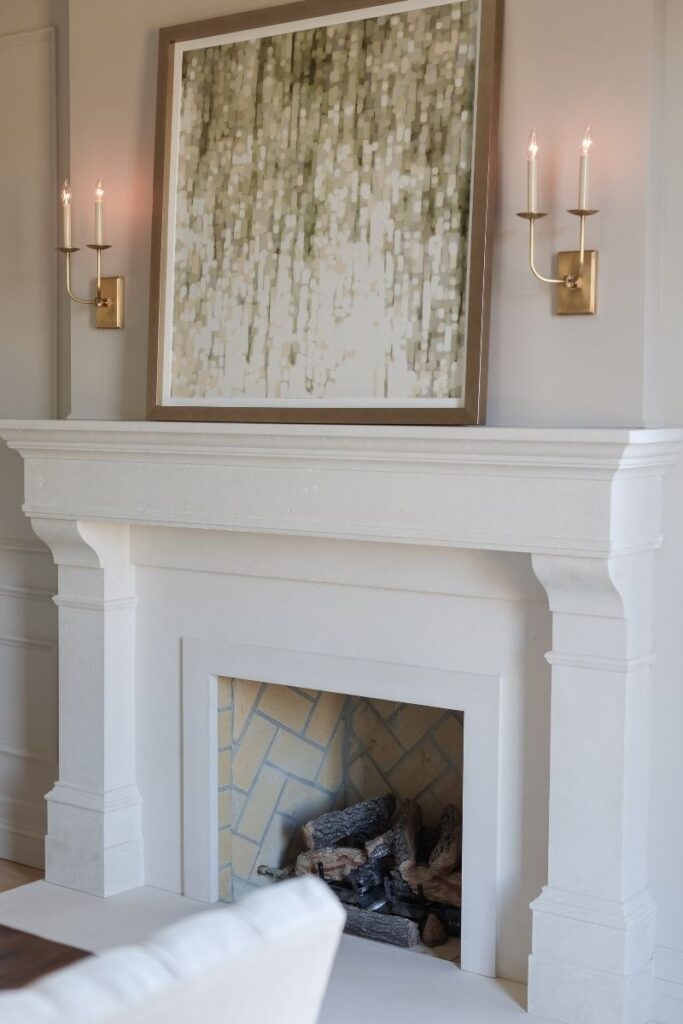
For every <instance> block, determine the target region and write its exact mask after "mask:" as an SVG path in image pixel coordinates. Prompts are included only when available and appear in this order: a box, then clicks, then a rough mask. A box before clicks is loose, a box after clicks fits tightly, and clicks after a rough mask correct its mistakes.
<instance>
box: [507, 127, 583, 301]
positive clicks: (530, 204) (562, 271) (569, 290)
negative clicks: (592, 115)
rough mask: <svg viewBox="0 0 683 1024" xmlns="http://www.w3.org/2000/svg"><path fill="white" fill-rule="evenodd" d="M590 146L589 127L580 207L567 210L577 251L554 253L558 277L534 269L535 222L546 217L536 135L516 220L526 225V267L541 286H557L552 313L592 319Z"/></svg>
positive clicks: (530, 139) (580, 181)
mask: <svg viewBox="0 0 683 1024" xmlns="http://www.w3.org/2000/svg"><path fill="white" fill-rule="evenodd" d="M592 145H593V140H592V139H591V134H590V128H586V132H585V134H584V137H583V141H582V143H581V163H580V165H579V204H578V206H577V207H576V208H575V209H573V210H568V211H567V212H568V213H571V214H572V215H573V216H574V217H578V218H579V248H578V249H577V250H572V251H568V252H559V253H558V254H557V274H558V276H557V277H544V276H543V274H540V273H539V272H538V270H537V269H536V253H535V243H536V238H535V234H536V232H535V225H536V221H537V220H540V219H541V218H542V217H546V216H547V214H545V213H539V211H538V199H537V192H538V163H537V161H538V143H537V141H536V132H535V131H533V132H532V133H531V136H530V137H529V146H528V159H527V209H526V210H524V212H522V213H518V214H517V216H518V217H522V219H523V220H527V221H528V222H529V266H530V268H531V273H532V274H533V275H534V277H536V278H537V279H538V280H539V281H542V282H543V284H552V285H555V286H556V301H555V312H556V313H557V314H558V316H576V315H579V316H586V315H588V316H593V315H595V313H596V312H597V303H598V253H597V251H596V250H595V249H586V221H587V220H588V218H589V217H593V216H594V215H595V214H596V213H598V210H592V209H590V207H589V206H588V165H589V159H590V149H591V146H592Z"/></svg>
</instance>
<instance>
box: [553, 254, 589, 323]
mask: <svg viewBox="0 0 683 1024" xmlns="http://www.w3.org/2000/svg"><path fill="white" fill-rule="evenodd" d="M580 269H581V253H580V252H579V251H578V250H577V251H576V252H558V254H557V276H558V277H560V278H565V277H578V276H579V271H580ZM582 279H583V285H582V287H581V288H567V287H566V286H565V285H564V284H558V285H557V291H556V294H557V304H556V307H555V312H556V313H557V315H558V316H594V315H595V314H596V313H597V311H598V253H597V251H596V250H595V249H586V251H585V253H584V263H583V275H582Z"/></svg>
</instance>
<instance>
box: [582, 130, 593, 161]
mask: <svg viewBox="0 0 683 1024" xmlns="http://www.w3.org/2000/svg"><path fill="white" fill-rule="evenodd" d="M592 145H593V140H592V138H591V129H590V125H587V127H586V130H585V132H584V133H583V141H582V142H581V153H582V155H583V156H588V154H589V153H590V151H591V146H592Z"/></svg>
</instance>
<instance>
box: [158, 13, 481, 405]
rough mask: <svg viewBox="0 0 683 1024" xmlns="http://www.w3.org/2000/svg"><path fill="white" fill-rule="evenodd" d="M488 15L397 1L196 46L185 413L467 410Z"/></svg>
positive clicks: (176, 354) (177, 335) (178, 267)
mask: <svg viewBox="0 0 683 1024" xmlns="http://www.w3.org/2000/svg"><path fill="white" fill-rule="evenodd" d="M378 10H379V11H380V12H381V13H380V14H379V15H377V11H378ZM477 14H478V4H477V0H459V2H455V3H446V4H438V5H433V4H432V5H429V6H427V5H424V4H422V5H420V6H418V5H416V4H415V3H412V4H410V5H406V4H396V5H393V6H392V7H391V8H386V9H385V8H374V11H373V16H372V17H370V16H368V12H367V11H366V12H354V13H348V12H347V13H345V14H343V15H339V14H338V15H335V16H333V17H330V18H328V19H327V21H326V23H322V19H320V18H318V19H316V20H315V21H310V20H309V21H308V22H307V23H305V24H301V23H296V24H295V25H294V26H293V25H292V23H290V24H288V25H284V26H279V27H274V26H269V27H268V28H267V29H259V30H250V31H249V32H244V31H243V32H239V33H233V34H231V35H230V36H224V37H213V38H211V39H208V40H206V39H205V40H193V41H192V42H191V43H187V44H183V46H182V47H179V48H178V52H177V54H176V75H175V90H176V92H175V96H174V132H173V141H172V151H171V176H170V191H171V195H170V218H169V220H170V229H169V230H168V231H167V262H166V267H167V281H166V316H165V323H166V329H165V335H166V337H165V345H166V348H167V359H166V360H165V390H166V396H167V401H168V402H169V404H181V405H182V404H192V405H200V406H201V405H210V406H230V405H236V406H240V405H249V406H253V405H265V406H268V405H270V404H272V405H276V406H278V405H285V406H286V405H291V404H293V405H308V404H316V405H321V406H327V405H332V406H345V405H346V406H354V405H359V406H372V407H375V406H382V405H389V406H392V405H394V406H403V405H409V404H413V403H418V404H419V405H425V406H430V405H437V406H443V405H447V406H452V405H456V406H457V405H458V403H459V402H461V400H462V396H463V388H464V368H465V339H466V316H467V309H466V296H467V266H468V241H469V224H470V194H471V171H472V148H473V122H474V103H475V86H476V78H477V76H476V64H477V21H478V18H477Z"/></svg>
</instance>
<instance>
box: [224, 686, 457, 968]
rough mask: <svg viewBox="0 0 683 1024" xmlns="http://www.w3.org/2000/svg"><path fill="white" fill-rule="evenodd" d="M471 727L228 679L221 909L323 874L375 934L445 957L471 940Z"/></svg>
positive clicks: (451, 717)
mask: <svg viewBox="0 0 683 1024" xmlns="http://www.w3.org/2000/svg"><path fill="white" fill-rule="evenodd" d="M463 717H464V716H463V714H462V712H459V711H452V710H447V709H443V708H434V707H428V706H425V705H417V704H405V703H401V702H398V701H388V700H373V699H372V698H366V697H358V696H349V695H346V694H340V693H332V692H325V691H322V690H311V689H304V688H301V687H291V686H277V685H273V684H265V683H259V682H255V681H253V680H245V679H226V678H220V679H218V828H219V831H218V866H219V896H220V899H222V900H224V901H225V902H232V900H233V899H239V898H240V897H241V896H243V895H245V894H246V893H248V892H249V891H250V890H252V889H254V888H256V887H259V886H263V885H268V884H272V883H273V880H277V879H279V878H284V877H288V876H289V875H294V874H304V873H311V872H312V873H317V874H319V875H320V877H322V878H323V879H324V880H325V881H327V882H328V883H329V884H330V886H331V887H332V889H333V891H334V892H335V893H336V894H337V895H338V896H339V898H340V899H341V900H342V901H343V903H344V905H345V906H346V907H347V908H354V909H355V911H356V913H357V914H358V916H359V918H360V920H361V922H365V927H366V930H369V931H370V932H371V933H372V930H373V925H374V922H375V921H376V920H377V921H379V925H378V926H377V927H378V929H379V932H378V934H382V935H384V936H385V940H386V941H393V942H394V943H395V944H404V945H406V946H408V945H415V944H416V941H417V937H418V935H420V936H421V937H422V938H423V939H424V938H425V935H426V938H427V943H428V945H430V946H431V947H432V948H439V950H440V952H441V948H442V946H443V945H446V944H448V937H449V936H451V937H455V936H457V937H459V935H460V907H461V898H460V897H461V893H460V888H461V878H462V874H461V849H462V791H463ZM340 812H342V813H340ZM323 826H324V827H323ZM401 844H402V845H403V847H404V849H403V850H402V851H401V855H402V856H403V857H404V859H405V858H406V857H407V858H409V860H406V863H405V864H404V865H403V866H401V865H399V864H397V856H396V848H397V847H398V846H399V845H401ZM430 863H432V864H433V865H434V869H433V870H432V869H430V867H429V864H430ZM368 908H371V909H368ZM369 913H379V914H381V915H382V917H381V918H377V919H374V918H370V917H368V916H367V915H368V914H369ZM390 914H391V915H394V916H395V917H397V918H399V919H400V920H398V921H397V922H396V928H395V929H394V931H393V932H392V930H391V928H389V927H385V926H386V922H385V921H384V917H385V916H389V915H390ZM404 921H405V922H411V923H410V924H406V925H405V926H404ZM382 928H384V931H381V929H382ZM450 952H451V955H455V954H456V950H455V948H454V944H451V947H450ZM457 953H458V954H459V944H458V945H457Z"/></svg>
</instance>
